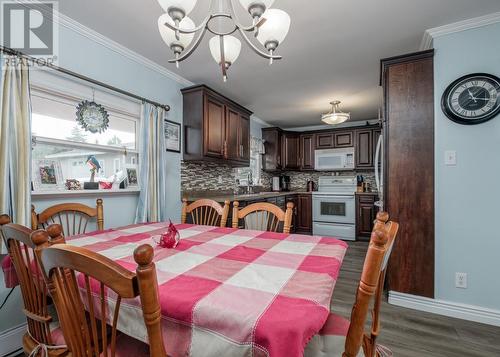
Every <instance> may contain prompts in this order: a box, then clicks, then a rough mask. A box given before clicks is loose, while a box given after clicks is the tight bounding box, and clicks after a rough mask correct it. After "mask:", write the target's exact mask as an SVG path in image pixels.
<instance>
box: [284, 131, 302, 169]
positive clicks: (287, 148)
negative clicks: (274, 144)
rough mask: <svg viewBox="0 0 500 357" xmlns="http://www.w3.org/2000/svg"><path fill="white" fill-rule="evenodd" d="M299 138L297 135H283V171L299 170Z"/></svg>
mask: <svg viewBox="0 0 500 357" xmlns="http://www.w3.org/2000/svg"><path fill="white" fill-rule="evenodd" d="M299 146H300V144H299V136H298V134H296V133H285V134H283V152H282V157H283V169H285V170H291V169H292V170H295V169H298V168H299Z"/></svg>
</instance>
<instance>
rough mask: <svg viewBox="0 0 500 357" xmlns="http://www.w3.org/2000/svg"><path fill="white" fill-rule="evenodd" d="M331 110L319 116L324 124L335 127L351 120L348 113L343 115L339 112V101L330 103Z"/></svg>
mask: <svg viewBox="0 0 500 357" xmlns="http://www.w3.org/2000/svg"><path fill="white" fill-rule="evenodd" d="M330 104H331V105H332V109H331V110H330V111H329V112H328V113H326V114H323V115H322V116H321V121H323V122H324V123H326V124H330V125H336V124H340V123H343V122H345V121H347V120H349V119H350V118H351V114H350V113H344V112H343V111H341V110H340V100H335V101H333V102H330Z"/></svg>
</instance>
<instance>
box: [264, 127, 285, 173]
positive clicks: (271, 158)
mask: <svg viewBox="0 0 500 357" xmlns="http://www.w3.org/2000/svg"><path fill="white" fill-rule="evenodd" d="M281 135H282V132H281V130H280V129H279V128H270V129H267V128H266V129H262V139H263V140H264V147H265V149H266V153H265V154H264V161H263V167H264V171H277V170H281Z"/></svg>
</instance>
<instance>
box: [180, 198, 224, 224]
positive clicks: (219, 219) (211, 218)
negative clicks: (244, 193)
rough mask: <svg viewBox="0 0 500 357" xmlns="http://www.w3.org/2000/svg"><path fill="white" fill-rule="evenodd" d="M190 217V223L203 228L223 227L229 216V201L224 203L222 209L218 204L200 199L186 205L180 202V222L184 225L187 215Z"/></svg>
mask: <svg viewBox="0 0 500 357" xmlns="http://www.w3.org/2000/svg"><path fill="white" fill-rule="evenodd" d="M188 214H190V216H191V223H193V224H200V225H203V226H218V227H225V226H226V224H227V217H228V216H229V201H224V207H222V206H221V205H220V204H219V203H218V202H215V201H213V200H208V199H202V200H197V201H194V202H192V203H191V204H188V201H187V199H185V198H184V199H183V200H182V215H181V222H182V223H186V220H187V215H188Z"/></svg>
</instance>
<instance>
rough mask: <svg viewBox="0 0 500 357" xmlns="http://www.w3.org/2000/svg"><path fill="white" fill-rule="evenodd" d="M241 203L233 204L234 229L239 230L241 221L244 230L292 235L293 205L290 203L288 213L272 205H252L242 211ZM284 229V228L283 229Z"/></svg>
mask: <svg viewBox="0 0 500 357" xmlns="http://www.w3.org/2000/svg"><path fill="white" fill-rule="evenodd" d="M239 206H240V204H239V202H238V201H235V202H234V203H233V228H239V222H240V219H242V220H244V225H243V228H244V229H254V230H259V231H268V232H278V231H280V230H282V232H283V233H290V228H291V226H292V215H293V203H292V202H288V203H287V205H286V212H283V210H282V209H281V208H279V207H278V206H276V205H273V204H272V203H268V202H259V203H252V204H250V205H248V206H246V207H244V208H242V209H241V210H240V209H239ZM281 227H282V228H281Z"/></svg>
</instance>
